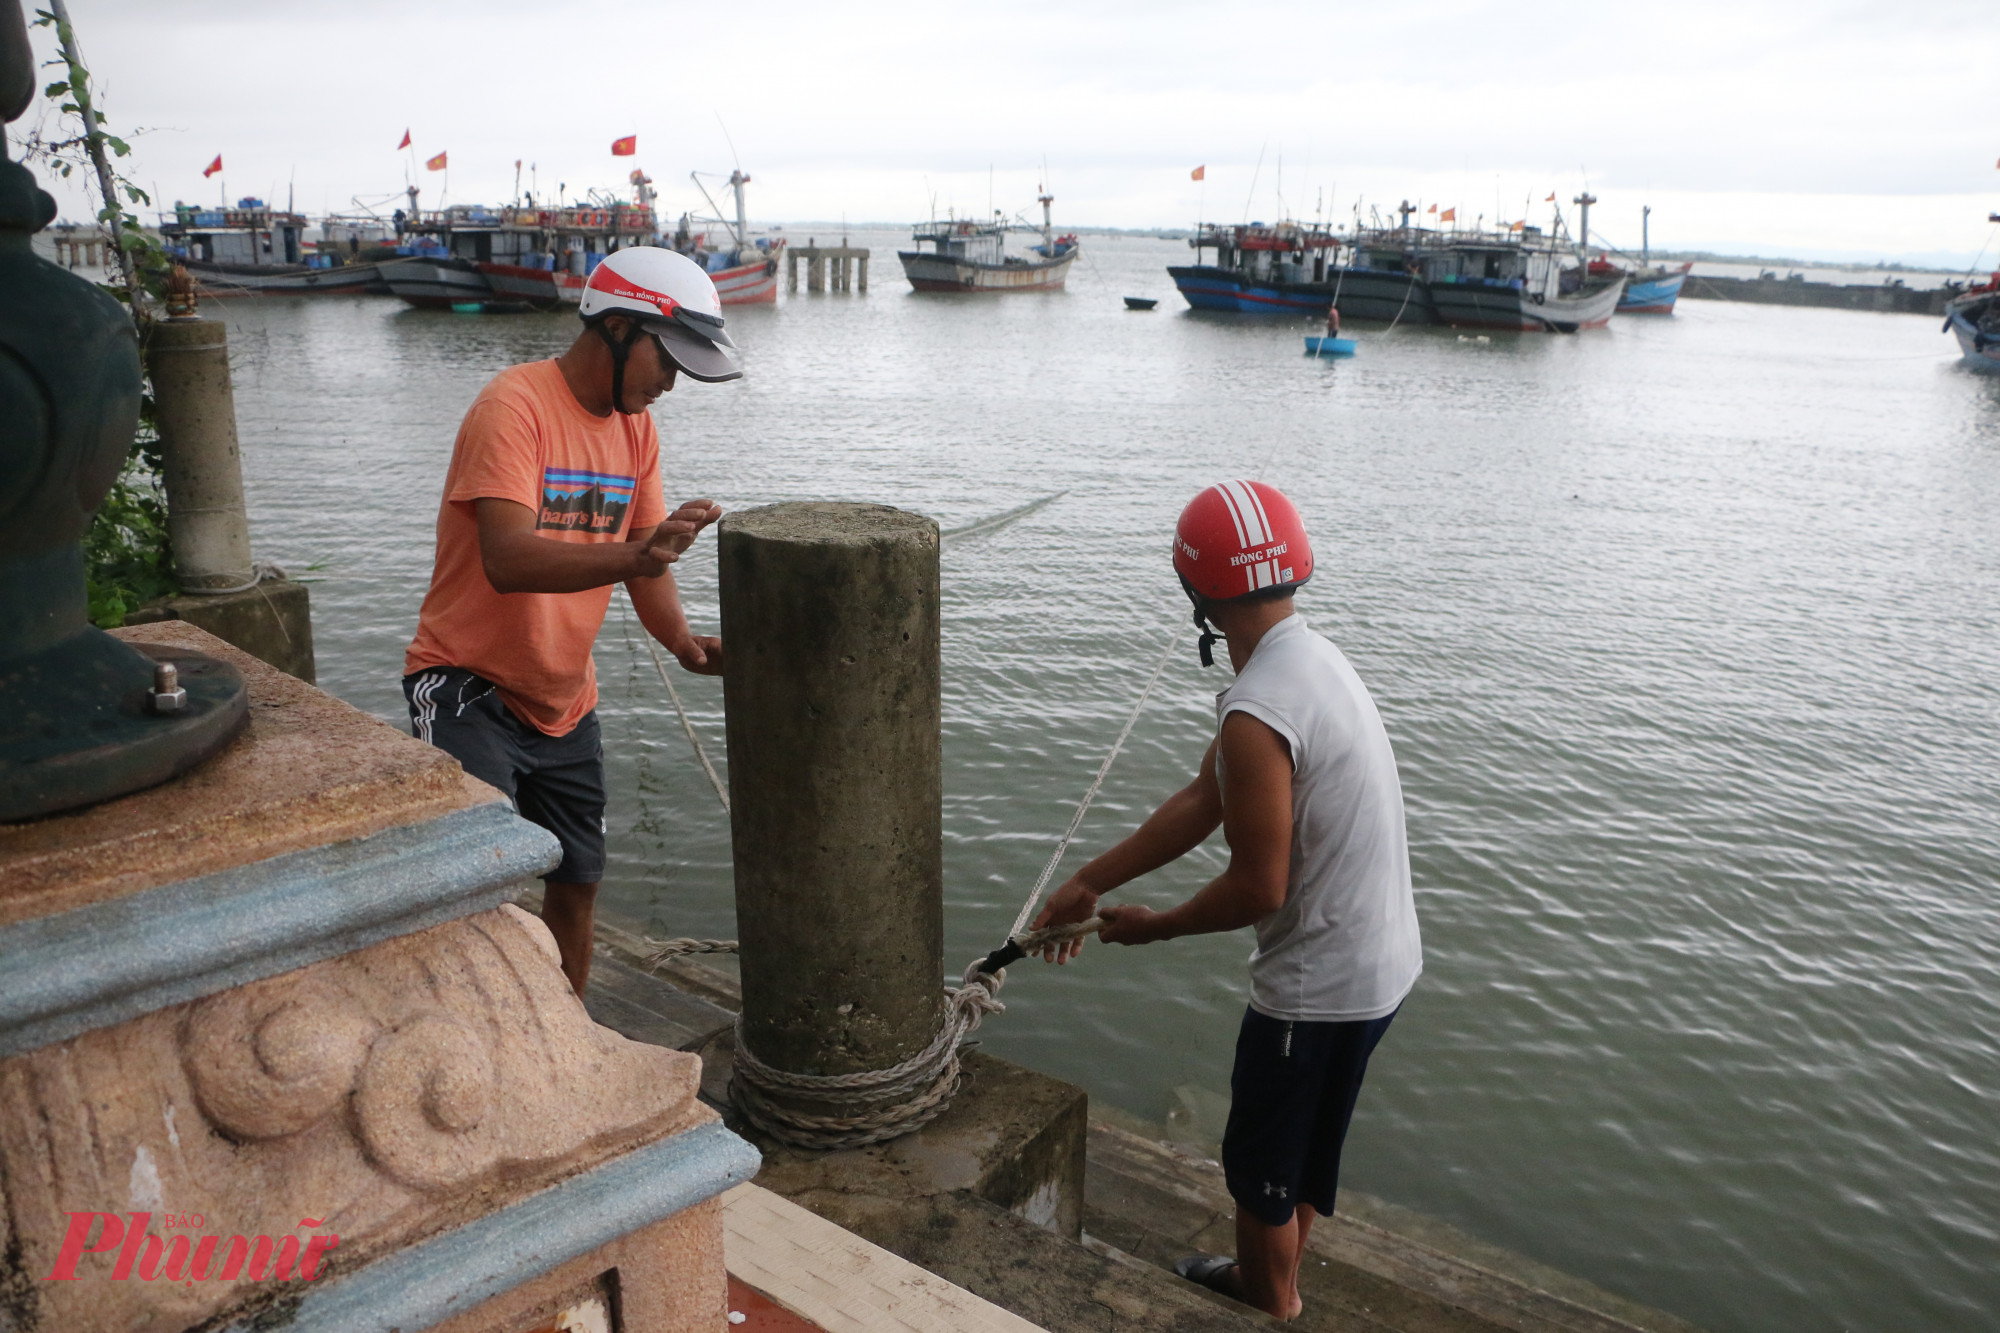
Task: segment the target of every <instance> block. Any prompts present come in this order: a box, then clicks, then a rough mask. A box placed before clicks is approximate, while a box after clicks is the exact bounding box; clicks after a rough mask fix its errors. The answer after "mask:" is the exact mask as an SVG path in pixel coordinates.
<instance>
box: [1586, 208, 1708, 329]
mask: <svg viewBox="0 0 2000 1333" xmlns="http://www.w3.org/2000/svg"><path fill="white" fill-rule="evenodd" d="M1652 223H1653V208H1652V205H1650V204H1648V205H1647V206H1646V207H1645V208H1642V209H1641V210H1639V267H1637V268H1634V269H1626V270H1625V294H1624V295H1623V296H1621V297H1619V298H1618V313H1619V314H1621V315H1671V314H1673V313H1674V302H1675V301H1677V300H1679V299H1680V295H1681V286H1682V284H1684V283H1686V282H1687V276H1688V270H1689V269H1691V268H1693V267H1694V265H1693V264H1692V263H1687V264H1682V265H1681V266H1680V267H1679V268H1670V267H1668V266H1667V265H1664V264H1655V263H1654V262H1653V235H1652ZM1596 269H1597V265H1595V264H1592V265H1591V270H1592V271H1593V272H1595V271H1596Z"/></svg>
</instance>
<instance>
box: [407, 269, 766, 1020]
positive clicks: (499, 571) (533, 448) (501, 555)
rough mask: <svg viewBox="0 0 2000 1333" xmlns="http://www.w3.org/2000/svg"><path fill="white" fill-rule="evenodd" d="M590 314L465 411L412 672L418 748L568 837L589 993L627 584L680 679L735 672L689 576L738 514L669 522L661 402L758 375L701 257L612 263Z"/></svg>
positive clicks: (562, 894)
mask: <svg viewBox="0 0 2000 1333" xmlns="http://www.w3.org/2000/svg"><path fill="white" fill-rule="evenodd" d="M581 313H582V315H583V323H584V328H583V332H582V333H580V334H578V335H577V337H576V340H575V341H574V342H572V343H571V344H570V347H569V350H567V351H566V352H564V353H563V354H562V355H561V356H558V357H555V358H553V359H552V360H547V361H535V362H530V363H528V364H526V365H520V366H514V367H512V368H510V369H508V370H503V371H501V372H500V374H498V375H497V376H495V377H494V378H493V380H492V382H491V383H489V384H488V385H487V386H486V387H485V388H484V389H482V390H481V391H480V394H479V397H478V398H477V399H475V400H474V402H473V404H472V408H471V410H469V411H468V412H467V413H466V414H465V421H464V423H463V424H462V425H460V427H459V430H458V442H457V443H456V444H455V445H454V446H453V449H452V456H451V467H450V470H449V471H448V472H446V474H445V483H444V500H443V502H442V503H441V504H440V505H439V506H438V521H437V555H436V564H435V567H434V569H433V571H432V573H431V586H430V592H429V594H428V595H427V596H426V597H425V598H424V604H423V610H422V612H421V613H420V614H419V617H418V621H417V633H416V637H415V639H414V640H412V641H411V643H410V647H409V651H408V652H407V653H406V654H405V656H404V667H403V669H404V671H405V673H406V674H405V675H404V677H403V693H404V695H405V697H406V698H407V699H408V700H409V705H410V725H411V729H412V731H414V732H415V734H416V735H417V737H418V738H419V739H421V740H424V741H427V742H429V743H430V744H432V745H435V746H437V747H439V748H440V749H442V750H445V751H447V752H449V753H450V754H451V755H452V756H453V757H454V758H456V759H457V760H458V761H459V763H461V764H463V765H464V766H465V771H466V772H468V773H470V774H472V776H474V777H476V778H478V779H480V780H481V781H483V782H487V783H490V784H492V785H493V786H495V787H498V788H499V789H500V790H501V791H503V792H505V793H506V794H507V796H508V798H509V799H510V800H512V801H513V802H514V807H515V809H517V810H518V811H520V813H521V815H522V817H523V818H526V819H529V820H532V821H533V822H534V823H537V824H540V825H541V826H542V827H543V828H546V829H547V830H548V831H549V832H551V833H553V834H554V835H555V836H556V839H557V840H558V841H559V842H560V843H561V844H562V863H561V864H560V865H558V866H557V867H556V868H555V869H554V870H553V871H551V872H550V873H549V875H548V876H547V877H546V878H545V880H544V884H545V890H544V893H543V898H542V920H543V921H544V922H545V923H546V924H547V925H548V927H549V932H550V933H551V934H552V935H554V936H555V940H556V947H557V949H558V950H559V951H560V953H561V955H562V968H563V973H564V974H565V975H566V976H567V977H568V978H569V982H570V985H571V986H572V987H573V988H574V989H575V990H576V993H577V994H578V995H579V996H580V995H582V994H583V990H584V985H585V983H586V982H587V981H588V980H589V977H590V949H591V938H592V926H593V925H594V919H595V906H596V899H597V884H598V881H599V880H600V879H601V878H602V877H603V875H604V747H603V744H602V741H601V739H600V736H599V732H598V725H597V712H596V708H597V670H596V665H595V664H594V663H593V662H592V661H591V656H590V650H591V645H592V644H593V643H595V642H596V640H597V631H598V629H599V628H600V627H601V626H602V625H603V623H604V613H605V610H606V608H607V607H609V606H610V603H611V586H612V585H613V584H615V583H622V584H624V585H625V590H626V592H627V593H628V594H630V596H631V598H632V606H633V608H634V609H635V610H636V611H637V612H638V613H639V622H640V623H641V624H642V625H644V626H645V628H646V632H647V633H648V634H651V635H652V636H653V637H654V638H655V639H657V640H658V641H659V642H660V644H661V645H662V646H663V647H665V648H666V649H667V650H668V651H669V652H671V653H672V654H673V655H674V656H675V657H676V658H677V659H679V661H680V664H681V665H682V666H683V667H685V668H686V669H687V670H689V671H694V672H699V673H701V674H703V675H711V676H713V675H719V674H721V672H722V642H721V640H719V639H716V638H714V637H711V636H708V635H702V634H695V633H694V632H692V631H691V630H690V629H689V628H688V623H687V616H686V615H685V614H684V613H683V612H682V610H681V602H680V593H679V591H678V589H677V588H676V587H675V585H674V576H673V573H672V566H673V564H674V562H675V561H677V560H679V559H680V557H681V554H682V553H683V552H684V551H686V550H687V548H688V547H689V545H690V544H692V543H693V541H694V539H695V537H696V536H697V535H698V534H699V533H700V532H701V530H702V529H703V528H706V527H708V526H709V525H710V524H712V523H714V522H715V521H716V520H717V519H718V518H720V517H721V516H722V510H721V508H720V507H719V506H717V505H715V504H713V503H712V502H710V501H708V500H689V501H687V502H686V503H684V504H682V505H681V506H680V507H679V508H678V509H676V510H675V511H674V512H673V513H671V514H669V513H668V512H667V509H666V502H665V499H664V497H663V495H662V492H661V485H660V444H659V435H658V432H657V431H656V430H655V429H654V426H653V418H652V414H651V413H650V412H649V411H648V410H647V409H648V408H649V407H650V406H651V405H652V403H653V401H654V400H655V399H657V398H658V397H659V396H660V395H661V394H663V393H666V392H668V391H669V390H671V389H672V388H673V387H674V381H675V378H676V376H677V375H679V374H682V373H685V374H687V375H689V376H691V377H692V378H694V379H697V380H701V381H704V382H707V383H716V382H719V381H723V380H733V379H737V378H740V377H741V376H742V374H743V371H742V369H741V367H740V366H739V364H738V362H737V359H736V354H735V345H734V344H733V343H732V342H731V341H730V339H729V336H728V334H726V333H725V332H724V331H723V322H722V302H721V299H720V298H719V297H718V296H717V295H716V291H715V284H714V283H713V282H711V281H710V280H709V277H708V275H707V274H706V273H703V272H702V271H701V268H700V266H699V265H697V264H695V263H694V262H693V261H692V260H690V259H688V258H687V257H686V256H685V255H678V254H675V253H674V252H672V251H671V250H664V249H660V248H658V247H653V246H639V247H634V248H630V249H625V250H619V251H616V252H614V253H612V254H611V255H609V256H607V257H606V258H605V259H604V260H603V261H602V262H600V263H599V264H598V265H597V267H596V269H594V270H593V271H592V273H591V276H590V280H589V282H588V283H587V284H586V285H585V287H584V291H583V298H582V304H581Z"/></svg>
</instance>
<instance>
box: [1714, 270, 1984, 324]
mask: <svg viewBox="0 0 2000 1333" xmlns="http://www.w3.org/2000/svg"><path fill="white" fill-rule="evenodd" d="M1955 294H1956V293H1954V292H1951V291H1949V290H1946V289H1945V288H1942V287H1937V288H1929V289H1925V288H1918V287H1899V286H1895V285H1893V284H1890V283H1881V284H1878V285H1875V286H1866V285H1863V284H1860V283H1854V284H1847V283H1836V282H1799V281H1792V280H1790V279H1786V278H1711V277H1704V276H1702V275H1700V274H1689V275H1688V280H1687V283H1686V285H1685V286H1683V287H1682V288H1681V295H1682V296H1684V297H1688V298H1691V299H1693V300H1697V301H1749V302H1751V303H1753V304H1756V305H1806V306H1821V307H1824V308H1828V309H1834V310H1878V311H1885V312H1888V313H1890V314H1899V315H1942V314H1944V306H1945V302H1946V301H1949V300H1950V299H1951V298H1952V297H1953V296H1954V295H1955Z"/></svg>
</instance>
